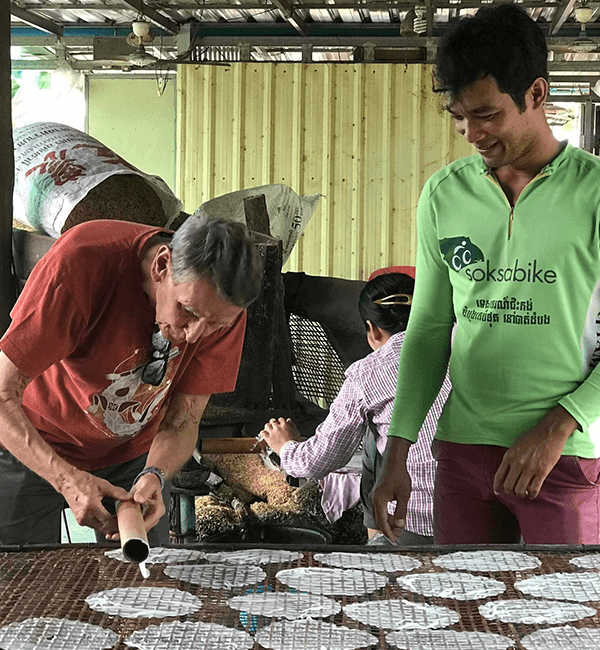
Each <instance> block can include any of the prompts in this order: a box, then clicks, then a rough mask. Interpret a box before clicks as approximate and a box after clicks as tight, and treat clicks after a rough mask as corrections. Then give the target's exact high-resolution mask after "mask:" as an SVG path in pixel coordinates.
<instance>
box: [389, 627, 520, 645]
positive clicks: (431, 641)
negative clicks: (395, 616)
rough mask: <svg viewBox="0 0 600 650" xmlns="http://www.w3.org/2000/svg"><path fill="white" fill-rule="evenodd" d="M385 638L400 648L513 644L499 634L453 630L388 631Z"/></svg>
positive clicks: (390, 643)
mask: <svg viewBox="0 0 600 650" xmlns="http://www.w3.org/2000/svg"><path fill="white" fill-rule="evenodd" d="M385 640H386V641H387V642H388V644H389V645H392V646H394V647H395V648H399V649H400V650H415V649H416V648H418V650H506V649H507V648H514V645H515V643H514V641H513V640H512V639H509V638H508V637H507V636H502V635H500V634H489V633H488V632H455V631H454V630H409V631H407V632H388V633H387V634H386V635H385Z"/></svg>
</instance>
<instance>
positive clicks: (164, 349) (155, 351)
mask: <svg viewBox="0 0 600 650" xmlns="http://www.w3.org/2000/svg"><path fill="white" fill-rule="evenodd" d="M170 351H171V341H167V339H166V338H165V337H164V336H163V335H162V334H161V331H160V327H159V326H158V325H155V326H154V331H153V332H152V356H151V357H150V361H148V363H147V364H146V365H145V366H144V368H143V370H142V381H143V382H144V383H145V384H151V385H152V386H159V385H160V384H161V383H162V380H163V379H164V378H165V374H166V372H167V363H168V362H169V352H170Z"/></svg>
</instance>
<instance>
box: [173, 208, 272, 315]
mask: <svg viewBox="0 0 600 650" xmlns="http://www.w3.org/2000/svg"><path fill="white" fill-rule="evenodd" d="M170 247H171V275H172V277H173V281H174V282H175V283H180V282H194V281H196V280H198V279H200V278H202V277H209V278H210V279H211V280H212V281H213V282H214V283H215V285H216V286H217V289H218V291H219V293H220V294H221V295H222V296H223V298H225V299H226V300H227V301H228V302H231V303H232V304H234V305H236V306H237V307H247V306H248V305H250V304H251V303H252V302H254V300H256V298H257V297H258V294H259V291H260V287H261V282H262V271H263V265H262V259H261V257H260V253H259V252H258V249H257V247H256V246H255V245H254V244H253V243H252V240H251V238H250V233H249V231H248V229H247V228H246V226H245V225H244V224H241V223H235V222H232V221H225V220H223V219H216V218H214V217H209V216H208V215H206V214H204V213H202V212H200V213H198V214H195V215H192V216H191V217H188V218H187V219H186V220H185V221H184V222H183V224H182V225H181V226H180V227H179V228H178V229H177V231H176V232H175V234H174V235H173V239H172V240H171V243H170Z"/></svg>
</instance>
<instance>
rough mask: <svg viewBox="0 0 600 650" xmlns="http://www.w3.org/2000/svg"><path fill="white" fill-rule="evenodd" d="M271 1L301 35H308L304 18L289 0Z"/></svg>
mask: <svg viewBox="0 0 600 650" xmlns="http://www.w3.org/2000/svg"><path fill="white" fill-rule="evenodd" d="M271 2H272V3H273V4H274V5H275V6H276V7H277V9H279V11H280V12H281V13H282V14H283V17H284V18H285V19H286V20H287V22H288V23H289V24H290V25H291V26H292V27H293V28H294V29H295V30H296V31H297V32H298V33H299V34H302V36H308V32H307V31H306V27H305V26H304V18H302V16H301V15H300V14H299V12H298V11H296V9H295V8H294V5H293V4H292V3H291V2H289V0H271Z"/></svg>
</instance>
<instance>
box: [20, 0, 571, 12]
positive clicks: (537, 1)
mask: <svg viewBox="0 0 600 650" xmlns="http://www.w3.org/2000/svg"><path fill="white" fill-rule="evenodd" d="M519 4H520V5H521V6H522V7H527V8H539V9H552V7H559V8H562V7H563V5H564V1H561V0H550V1H549V2H545V1H544V0H524V1H523V2H521V3H519ZM20 6H21V7H22V8H23V9H36V8H37V9H39V8H40V4H39V3H31V2H22V3H21V5H20ZM414 6H415V3H414V1H413V2H411V1H410V0H389V1H386V0H373V2H369V3H368V4H365V1H364V0H333V2H327V1H326V0H306V1H305V2H302V4H301V5H299V6H298V7H297V8H300V9H355V10H359V9H360V10H363V11H368V10H374V11H384V10H386V9H391V8H393V9H397V10H398V11H407V10H408V9H410V8H411V7H413V8H414ZM458 6H460V8H461V9H473V8H477V7H481V1H480V0H462V1H461V2H460V5H457V3H456V2H455V1H453V0H441V1H439V2H435V9H444V8H445V9H447V8H457V7H458ZM121 8H122V7H121V6H120V5H114V4H110V5H108V4H105V3H103V2H90V3H87V4H80V5H75V4H72V3H70V2H53V3H52V4H49V5H47V6H46V7H44V9H45V11H71V12H74V13H77V12H83V11H117V12H118V11H119V10H120V9H121ZM265 8H266V5H265V3H264V2H261V1H260V0H240V3H239V4H235V5H232V4H231V2H226V1H225V0H215V1H214V2H212V1H209V2H203V3H202V4H200V3H198V2H185V0H184V1H183V2H179V3H178V4H177V5H169V6H168V9H169V10H171V11H172V10H174V9H176V10H178V11H198V10H199V9H211V10H215V11H218V10H220V9H223V10H225V9H227V10H229V11H244V10H248V9H257V10H263V11H264V10H265ZM163 11H167V7H165V8H164V9H163Z"/></svg>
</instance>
